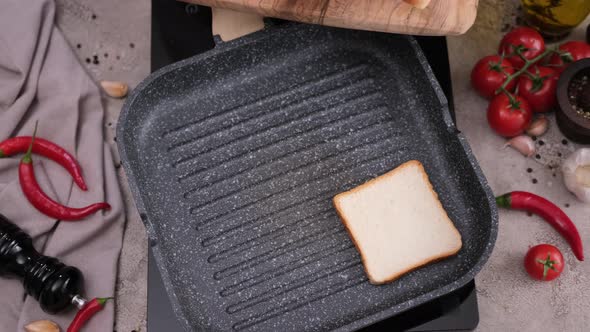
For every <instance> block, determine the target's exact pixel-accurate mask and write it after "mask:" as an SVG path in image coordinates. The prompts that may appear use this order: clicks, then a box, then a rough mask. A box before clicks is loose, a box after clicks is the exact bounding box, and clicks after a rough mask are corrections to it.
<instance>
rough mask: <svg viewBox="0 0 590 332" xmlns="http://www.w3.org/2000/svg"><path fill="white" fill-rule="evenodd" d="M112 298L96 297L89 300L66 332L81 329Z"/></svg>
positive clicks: (74, 331)
mask: <svg viewBox="0 0 590 332" xmlns="http://www.w3.org/2000/svg"><path fill="white" fill-rule="evenodd" d="M111 299H112V297H98V298H95V299H92V300H90V301H89V302H88V303H86V305H85V306H83V307H82V309H80V310H79V311H78V313H77V314H76V317H74V320H73V321H72V323H70V326H69V327H68V331H67V332H78V331H80V330H81V329H82V327H83V326H84V324H86V322H87V321H89V320H90V318H92V317H93V316H94V315H95V314H96V313H97V312H99V311H101V310H102V309H103V308H104V306H105V304H106V303H107V301H108V300H111Z"/></svg>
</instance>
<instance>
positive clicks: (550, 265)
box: [537, 254, 557, 280]
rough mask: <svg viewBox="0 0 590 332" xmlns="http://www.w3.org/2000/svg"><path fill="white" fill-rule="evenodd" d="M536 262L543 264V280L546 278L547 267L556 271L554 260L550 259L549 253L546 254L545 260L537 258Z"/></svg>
mask: <svg viewBox="0 0 590 332" xmlns="http://www.w3.org/2000/svg"><path fill="white" fill-rule="evenodd" d="M537 263H539V264H543V280H545V279H546V278H547V272H549V269H551V270H553V271H557V270H556V269H555V266H554V265H555V263H556V262H555V261H554V260H551V254H547V259H545V260H542V259H537Z"/></svg>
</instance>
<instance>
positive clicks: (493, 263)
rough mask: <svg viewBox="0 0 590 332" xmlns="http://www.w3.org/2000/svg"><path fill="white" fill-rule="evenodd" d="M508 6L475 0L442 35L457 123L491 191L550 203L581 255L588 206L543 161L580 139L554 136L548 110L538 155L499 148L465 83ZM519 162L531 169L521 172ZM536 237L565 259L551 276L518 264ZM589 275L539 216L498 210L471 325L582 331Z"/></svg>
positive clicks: (587, 314)
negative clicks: (574, 235)
mask: <svg viewBox="0 0 590 332" xmlns="http://www.w3.org/2000/svg"><path fill="white" fill-rule="evenodd" d="M514 13H515V5H514V3H511V2H501V1H493V0H480V7H479V10H478V18H477V20H476V23H475V26H474V27H473V28H472V29H471V30H469V32H468V33H467V34H465V35H463V36H459V37H450V38H448V41H449V57H450V62H451V76H452V80H453V93H454V100H455V111H456V114H457V126H458V128H459V129H460V130H461V131H462V132H463V133H464V134H465V136H466V137H467V139H468V141H469V143H470V145H471V148H472V149H473V152H474V153H475V156H476V157H477V159H478V161H479V163H480V165H481V168H482V169H483V172H484V174H485V175H486V177H487V179H488V181H489V184H490V186H491V187H492V190H493V191H494V193H495V194H503V193H505V192H509V191H513V190H524V191H530V192H534V193H536V194H538V195H541V196H544V197H546V198H547V199H549V200H551V201H553V202H555V203H556V204H557V205H559V206H560V207H561V208H563V209H564V211H565V212H566V213H567V214H568V215H569V216H570V217H571V218H572V220H574V222H575V223H576V225H577V227H578V229H579V231H580V235H581V236H582V239H583V240H586V243H585V244H586V249H585V252H586V255H588V245H589V244H588V239H590V205H589V204H583V203H581V202H579V201H578V200H577V199H576V198H575V196H574V195H572V194H570V193H569V192H568V191H567V189H566V188H565V185H564V184H563V179H562V175H561V171H560V170H555V169H549V168H548V167H547V164H549V163H551V164H552V165H556V164H559V163H560V162H561V160H562V159H563V158H565V157H567V156H568V155H569V153H571V151H572V150H573V149H574V148H578V147H580V146H579V145H574V144H572V143H568V144H567V145H564V144H563V143H562V140H563V138H564V137H563V135H562V134H561V133H560V132H559V129H558V128H557V125H556V123H555V117H554V115H553V114H551V115H549V118H550V119H551V127H550V130H549V132H548V133H547V134H546V135H545V136H543V137H541V138H540V139H541V140H543V142H544V144H543V145H542V146H541V145H539V140H537V142H536V143H537V148H538V150H537V153H538V154H539V155H540V157H541V158H540V159H536V158H525V157H523V156H522V155H520V154H519V153H518V152H517V151H515V150H512V149H502V145H503V144H504V142H505V140H504V139H503V138H502V137H500V136H497V135H495V134H494V133H493V132H492V130H491V129H490V128H489V126H488V124H487V119H486V109H487V104H488V102H487V100H484V99H483V98H481V97H479V96H478V95H477V94H476V93H475V92H474V91H473V90H472V89H471V86H470V83H469V80H470V73H471V69H472V68H473V65H474V64H475V63H476V62H477V60H478V59H480V58H482V57H483V56H485V55H489V54H495V53H496V51H497V46H498V43H499V41H500V39H501V38H502V35H503V32H501V30H503V29H504V28H506V24H508V25H510V24H511V23H512V22H513V20H514V15H513V14H514ZM589 23H590V18H588V19H587V20H586V22H585V23H583V24H582V25H580V27H579V28H578V29H577V30H576V31H575V32H574V33H572V35H571V36H569V37H568V39H578V40H584V38H585V36H584V32H585V28H586V26H587V25H588V24H589ZM558 153H561V155H562V157H559V156H558ZM527 168H531V169H532V172H531V173H528V172H527ZM554 173H555V177H554V176H553V174H554ZM533 179H536V180H537V181H536V182H537V183H533ZM541 243H549V244H553V245H555V246H557V247H558V248H559V249H560V250H561V251H562V253H563V254H564V258H565V261H566V267H565V270H564V272H563V274H562V275H561V276H560V277H559V278H558V279H556V280H554V281H552V282H538V281H534V280H531V279H530V278H529V277H528V275H527V273H526V271H525V269H524V265H523V259H524V256H525V254H526V252H527V250H528V248H529V247H531V246H534V245H537V244H541ZM589 275H590V265H589V264H588V263H587V262H579V261H577V260H576V258H575V257H574V255H573V254H572V251H571V249H570V247H569V245H568V244H567V243H566V242H565V240H563V239H562V238H561V236H560V235H559V234H558V233H557V232H556V231H555V230H554V229H552V228H551V227H550V226H549V225H547V224H546V223H545V222H543V221H542V220H541V218H539V217H537V216H527V214H526V213H524V212H521V211H506V210H501V211H500V227H499V234H498V240H497V242H496V247H495V249H494V251H493V253H492V256H491V257H490V260H489V261H488V263H487V264H486V266H485V267H484V269H483V270H482V271H481V272H480V273H479V274H478V276H477V278H476V284H477V291H478V301H479V305H480V307H479V308H480V324H479V327H478V329H477V330H478V331H521V332H523V331H580V332H581V331H588V328H589V326H590V297H588V294H589V293H588V292H590V279H589V277H588V276H589Z"/></svg>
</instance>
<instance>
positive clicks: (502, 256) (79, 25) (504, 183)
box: [57, 0, 590, 332]
mask: <svg viewBox="0 0 590 332" xmlns="http://www.w3.org/2000/svg"><path fill="white" fill-rule="evenodd" d="M57 3H58V8H59V12H58V24H59V26H60V27H61V29H62V30H63V31H64V33H65V35H66V38H67V39H68V40H69V41H70V44H71V45H72V47H73V48H74V49H75V50H76V52H77V54H78V56H79V58H80V61H81V63H82V64H83V65H84V66H86V68H88V70H89V72H90V74H91V75H92V76H93V77H94V78H95V79H97V80H101V79H108V80H119V81H124V82H127V83H128V84H129V85H130V86H131V88H133V87H134V86H136V85H137V83H139V82H140V81H141V80H142V79H143V78H144V77H146V76H147V75H148V73H149V64H150V61H149V60H150V57H149V54H150V48H149V46H150V45H149V42H150V1H149V0H129V1H90V0H79V1H76V2H74V1H65V0H58V1H57ZM514 3H515V2H514V0H513V1H508V2H504V1H497V0H480V8H479V12H478V18H477V20H476V23H475V26H474V27H473V28H472V29H471V30H470V31H469V32H468V33H467V34H466V35H463V36H459V37H451V38H449V52H450V61H451V68H452V78H453V90H454V94H455V108H456V113H457V122H458V127H459V129H460V130H461V131H463V132H464V133H465V135H466V137H467V138H468V140H469V142H470V144H471V147H472V148H473V151H474V153H475V155H476V157H477V159H478V160H479V162H480V164H481V167H482V169H483V171H484V173H485V175H486V177H487V178H488V180H489V183H490V185H491V187H492V189H493V190H494V192H495V193H496V194H501V193H504V192H508V191H512V190H526V191H532V192H535V193H538V194H540V195H542V196H545V197H547V198H548V199H550V200H552V201H554V202H556V203H557V204H559V205H560V206H562V207H563V208H564V209H565V211H566V212H567V213H568V214H569V215H570V216H571V217H572V219H573V220H574V221H575V222H576V224H577V225H578V227H579V230H580V233H581V235H582V238H583V239H589V238H590V205H583V204H582V203H580V202H578V201H577V200H576V198H575V197H574V196H573V195H572V194H570V193H569V192H568V191H567V190H566V188H565V186H564V185H563V181H562V177H561V173H560V172H559V171H555V170H551V169H549V168H548V167H547V166H546V164H547V163H549V162H553V163H556V162H557V163H558V162H559V160H560V159H561V158H559V157H557V153H558V152H559V153H561V154H562V156H563V157H565V156H567V154H569V153H570V152H571V151H572V149H573V148H575V147H576V146H575V145H573V144H571V143H569V144H568V145H563V144H562V143H561V141H562V138H563V137H562V135H561V133H559V131H558V129H557V127H556V125H555V121H554V118H553V116H552V115H551V116H550V118H551V121H552V123H551V125H552V126H551V129H550V131H549V133H548V134H547V135H546V136H544V137H542V139H543V141H544V142H545V144H544V145H543V146H539V147H540V149H539V154H540V155H541V156H542V158H541V159H539V160H536V159H535V158H532V159H531V158H529V159H527V158H524V157H523V156H521V155H520V154H518V152H516V151H514V150H511V149H502V148H501V147H502V145H503V143H504V139H502V138H501V137H499V136H496V135H495V134H494V133H493V132H492V131H491V129H489V127H488V125H487V121H486V116H485V114H486V113H485V110H486V107H487V101H485V100H483V99H482V98H480V97H478V96H477V95H476V94H475V93H474V92H473V91H472V90H471V87H470V86H469V73H470V71H471V68H472V66H473V65H474V63H475V62H476V61H477V59H479V58H481V57H482V56H484V55H487V54H493V53H494V52H495V49H496V47H497V42H498V41H499V40H500V38H501V36H502V32H501V30H502V28H503V27H504V26H505V24H510V23H511V20H513V19H514V16H513V15H512V14H513V13H514V8H515V5H514ZM588 23H590V20H588V21H587V22H586V23H585V24H583V27H585V26H586V25H587V24H588ZM571 38H573V39H583V32H582V29H579V30H578V31H576V32H575V33H574V34H573V35H572V36H571ZM78 45H79V46H78ZM94 56H96V59H97V61H95V58H94ZM96 62H98V63H96ZM104 101H105V105H106V107H107V110H108V112H107V113H108V116H107V118H106V119H105V132H106V133H107V137H108V138H109V141H110V142H111V143H113V151H114V152H115V153H116V147H115V145H114V129H115V125H116V119H117V118H118V114H119V111H120V109H121V106H122V103H123V102H122V101H121V100H113V99H109V98H105V99H104ZM527 168H531V169H532V170H533V171H532V172H531V173H528V172H527V171H526V170H527ZM554 173H555V176H553V174H554ZM119 175H120V179H121V185H122V188H123V193H124V197H125V200H126V206H127V227H126V232H125V238H124V245H123V252H122V254H121V259H120V271H119V282H118V285H117V286H118V287H117V319H116V320H117V323H116V327H115V330H116V331H119V332H130V331H133V330H135V331H145V329H146V328H145V326H146V302H147V290H146V289H147V280H146V278H147V240H146V237H145V232H144V228H143V225H142V224H141V221H140V220H139V217H138V216H137V213H136V211H135V207H134V205H133V200H132V198H131V196H130V193H129V189H128V187H127V184H126V183H127V182H126V179H125V176H124V174H123V172H122V170H121V169H119ZM533 179H536V180H537V181H536V182H537V183H536V184H534V183H533ZM566 204H567V206H568V207H566ZM539 243H551V244H554V245H556V246H558V247H559V248H560V249H561V250H562V252H563V253H564V255H565V259H566V268H565V271H564V273H563V275H562V276H561V277H560V278H559V279H557V280H556V281H554V282H550V283H543V282H536V281H533V280H531V279H530V278H529V277H528V276H527V275H526V272H525V271H524V267H523V264H522V261H523V257H524V255H525V253H526V251H527V249H528V247H529V246H533V245H536V244H539ZM586 253H588V250H586ZM588 275H590V265H588V264H587V263H580V262H578V261H577V260H576V259H575V258H574V256H573V254H572V253H571V250H570V249H569V246H568V245H567V243H566V242H565V241H564V240H563V239H562V238H561V237H560V236H559V235H558V234H557V233H556V232H555V231H554V230H553V229H552V228H551V227H549V226H548V225H547V224H545V223H544V222H542V221H541V220H540V218H538V217H536V216H532V217H529V216H527V215H526V214H525V213H521V212H511V211H500V232H499V236H498V241H497V243H496V248H495V250H494V252H493V254H492V257H491V258H490V260H489V262H488V264H487V265H486V267H484V269H483V271H482V272H481V273H480V274H479V275H478V277H477V287H478V300H479V304H480V316H481V318H480V325H479V327H478V331H557V330H562V331H587V328H588V326H590V297H588V292H589V291H590V280H589V279H588V278H589V277H588Z"/></svg>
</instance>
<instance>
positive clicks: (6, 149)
mask: <svg viewBox="0 0 590 332" xmlns="http://www.w3.org/2000/svg"><path fill="white" fill-rule="evenodd" d="M31 141H33V140H32V137H31V136H19V137H13V138H9V139H7V140H5V141H3V142H2V143H0V158H4V157H10V156H13V155H15V154H17V153H23V152H27V149H28V148H29V145H31ZM34 141H35V143H34V144H33V153H36V154H39V155H42V156H43V157H46V158H49V159H51V160H53V161H55V162H56V163H58V164H60V165H62V166H63V167H64V168H65V169H66V170H67V171H68V172H69V173H70V174H71V175H72V178H74V182H76V184H77V185H78V187H80V188H81V189H82V190H87V189H88V188H87V187H86V183H85V182H84V178H83V177H82V169H81V168H80V165H79V164H78V162H77V161H76V158H74V156H72V155H71V154H69V153H68V152H67V151H66V150H65V149H64V148H62V147H61V146H59V145H57V144H55V143H52V142H50V141H48V140H44V139H42V138H35V140H34Z"/></svg>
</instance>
